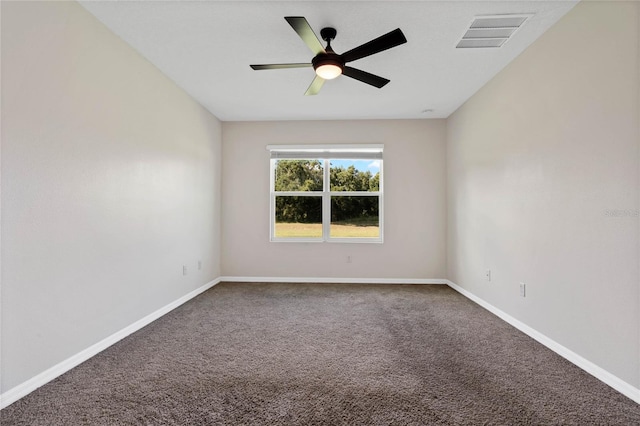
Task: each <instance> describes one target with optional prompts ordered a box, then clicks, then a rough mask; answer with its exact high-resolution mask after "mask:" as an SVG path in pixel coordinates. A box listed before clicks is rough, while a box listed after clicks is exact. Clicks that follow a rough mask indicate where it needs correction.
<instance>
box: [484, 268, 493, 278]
mask: <svg viewBox="0 0 640 426" xmlns="http://www.w3.org/2000/svg"><path fill="white" fill-rule="evenodd" d="M484 279H485V280H487V281H491V269H487V270H486V272H485V273H484Z"/></svg>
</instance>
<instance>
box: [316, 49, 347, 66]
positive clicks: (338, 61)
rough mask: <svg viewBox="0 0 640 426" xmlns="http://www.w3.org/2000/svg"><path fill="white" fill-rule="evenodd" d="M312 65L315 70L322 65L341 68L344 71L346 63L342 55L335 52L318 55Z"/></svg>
mask: <svg viewBox="0 0 640 426" xmlns="http://www.w3.org/2000/svg"><path fill="white" fill-rule="evenodd" d="M311 64H312V65H313V69H314V70H315V69H317V68H318V67H319V66H322V65H335V66H337V67H340V69H344V61H343V60H342V58H340V55H338V54H337V53H334V52H327V53H320V54H318V55H316V56H315V57H314V58H313V59H312V60H311Z"/></svg>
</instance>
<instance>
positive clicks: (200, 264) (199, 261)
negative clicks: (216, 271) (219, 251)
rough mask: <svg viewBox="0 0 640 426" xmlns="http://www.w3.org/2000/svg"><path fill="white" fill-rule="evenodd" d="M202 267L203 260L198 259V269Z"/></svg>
mask: <svg viewBox="0 0 640 426" xmlns="http://www.w3.org/2000/svg"><path fill="white" fill-rule="evenodd" d="M201 269H202V260H198V271H199V270H201Z"/></svg>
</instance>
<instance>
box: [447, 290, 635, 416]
mask: <svg viewBox="0 0 640 426" xmlns="http://www.w3.org/2000/svg"><path fill="white" fill-rule="evenodd" d="M446 282H447V285H448V286H449V287H451V288H453V289H454V290H456V291H457V292H458V293H460V294H462V295H463V296H465V297H467V298H468V299H470V300H472V301H473V302H475V303H477V304H478V305H480V306H482V307H483V308H485V309H486V310H488V311H489V312H491V313H492V314H494V315H496V316H497V317H499V318H500V319H502V320H503V321H505V322H507V323H509V324H511V325H512V326H514V327H515V328H517V329H518V330H520V331H522V332H523V333H524V334H526V335H528V336H529V337H531V338H533V339H534V340H537V341H538V342H540V343H542V344H543V345H544V346H546V347H547V348H549V349H551V350H552V351H554V352H555V353H557V354H558V355H560V356H561V357H563V358H565V359H566V360H568V361H569V362H571V363H573V364H575V365H576V366H578V367H580V368H582V369H583V370H584V371H586V372H587V373H589V374H591V375H592V376H594V377H595V378H596V379H598V380H600V381H602V382H604V383H606V384H607V385H609V386H611V387H612V388H613V389H615V390H617V391H618V392H620V393H621V394H623V395H625V396H626V397H628V398H630V399H632V400H633V401H635V402H637V403H638V404H640V389H638V388H636V387H634V386H632V385H631V384H629V383H627V382H625V381H624V380H622V379H620V378H619V377H617V376H614V375H613V374H611V373H610V372H608V371H607V370H605V369H604V368H602V367H599V366H597V365H596V364H594V363H593V362H591V361H589V360H587V359H585V358H583V357H581V356H580V355H578V354H577V353H575V352H573V351H572V350H570V349H567V348H566V347H564V346H562V345H561V344H560V343H558V342H556V341H555V340H552V339H550V338H549V337H547V336H545V335H544V334H542V333H540V332H539V331H537V330H535V329H533V328H531V327H529V326H528V325H526V324H525V323H523V322H521V321H519V320H517V319H515V318H514V317H512V316H511V315H509V314H507V313H506V312H503V311H501V310H500V309H498V308H496V307H495V306H493V305H491V304H490V303H488V302H486V301H484V300H483V299H481V298H479V297H478V296H476V295H475V294H473V293H470V292H469V291H467V290H465V289H464V288H462V287H460V286H459V285H457V284H455V283H453V282H451V281H449V280H446Z"/></svg>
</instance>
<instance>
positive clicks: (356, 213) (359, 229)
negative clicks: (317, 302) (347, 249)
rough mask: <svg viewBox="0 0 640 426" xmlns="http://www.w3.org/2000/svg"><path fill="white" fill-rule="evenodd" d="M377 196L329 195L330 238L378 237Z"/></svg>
mask: <svg viewBox="0 0 640 426" xmlns="http://www.w3.org/2000/svg"><path fill="white" fill-rule="evenodd" d="M378 206H379V197H377V196H376V197H331V231H330V235H331V238H379V237H380V220H379V213H378Z"/></svg>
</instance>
